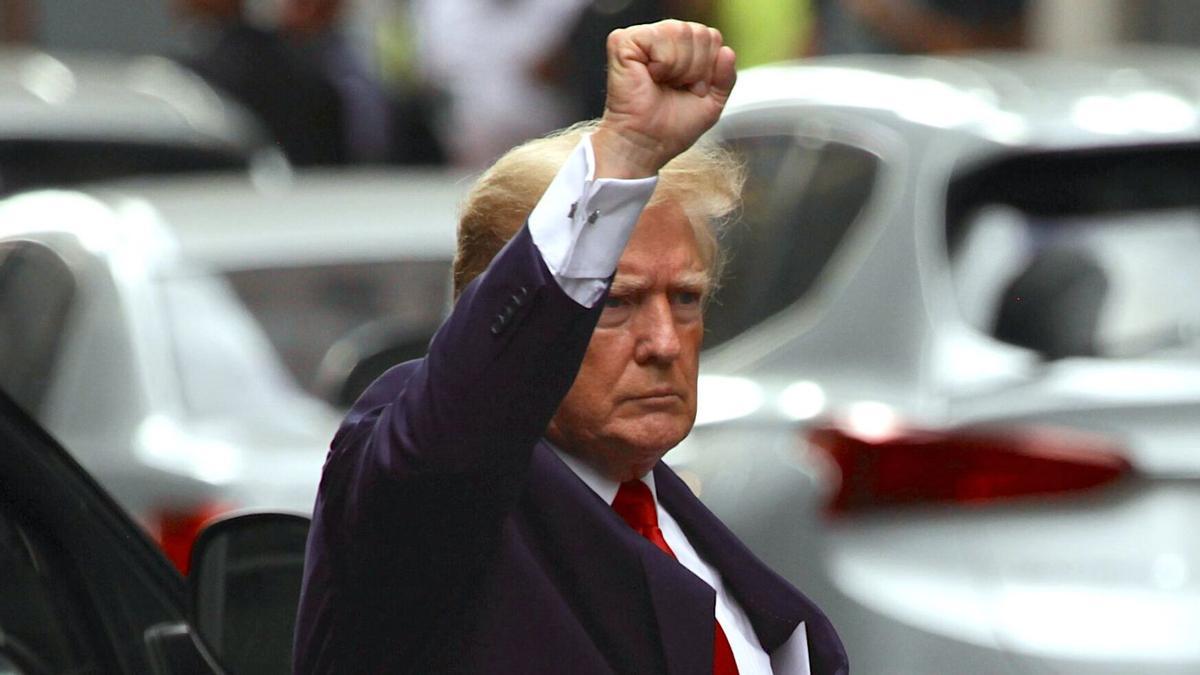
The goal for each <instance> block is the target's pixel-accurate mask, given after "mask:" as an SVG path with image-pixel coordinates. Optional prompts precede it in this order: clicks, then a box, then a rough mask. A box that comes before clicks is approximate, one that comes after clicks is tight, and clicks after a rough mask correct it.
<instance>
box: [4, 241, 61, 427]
mask: <svg viewBox="0 0 1200 675" xmlns="http://www.w3.org/2000/svg"><path fill="white" fill-rule="evenodd" d="M74 294H75V280H74V277H73V276H72V274H71V270H70V269H69V268H68V267H67V265H66V263H65V262H63V260H62V259H61V258H59V257H58V255H57V254H56V253H54V252H53V251H51V250H50V249H48V248H46V247H45V246H42V245H40V244H36V243H33V242H28V241H16V242H4V243H0V388H3V389H4V391H6V392H8V394H9V395H10V396H12V397H13V398H14V399H15V400H16V401H17V403H18V404H19V405H21V406H22V407H23V408H25V409H26V410H28V411H29V412H30V413H33V414H37V413H38V412H40V407H41V404H42V399H43V397H44V396H45V394H46V390H47V388H48V386H49V381H50V374H51V373H52V372H53V369H54V364H55V362H56V360H57V357H58V354H59V349H60V347H61V340H62V336H63V335H64V334H65V332H66V331H65V330H64V327H65V325H66V322H67V317H68V314H69V313H70V309H71V300H72V298H73V297H74Z"/></svg>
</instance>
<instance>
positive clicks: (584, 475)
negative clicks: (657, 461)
mask: <svg viewBox="0 0 1200 675" xmlns="http://www.w3.org/2000/svg"><path fill="white" fill-rule="evenodd" d="M546 445H549V446H550V449H551V450H553V451H554V454H556V455H558V458H559V459H561V460H562V461H563V464H566V465H567V468H568V469H570V470H571V471H572V472H574V474H575V475H576V476H579V480H581V481H583V483H584V485H587V486H588V487H590V488H591V489H592V492H595V493H596V494H597V495H599V496H600V498H601V499H603V500H604V503H605V504H609V505H612V503H613V500H614V499H616V498H617V490H619V489H620V488H621V484H620V483H618V482H617V481H615V480H612V479H611V478H607V477H605V476H603V475H601V473H600V472H599V471H597V470H596V469H595V468H594V467H593V466H592V465H591V464H588V463H587V462H585V461H583V460H582V459H580V458H578V457H576V456H575V455H572V454H570V453H567V452H565V451H563V450H561V449H559V448H558V447H557V446H556V445H554V444H553V443H550V442H549V441H547V442H546ZM641 481H642V482H643V483H645V484H646V487H649V488H650V494H652V495H654V503H656V504H657V503H658V492H657V491H656V490H655V489H654V472H653V471H649V472H647V473H646V475H644V476H642V478H641Z"/></svg>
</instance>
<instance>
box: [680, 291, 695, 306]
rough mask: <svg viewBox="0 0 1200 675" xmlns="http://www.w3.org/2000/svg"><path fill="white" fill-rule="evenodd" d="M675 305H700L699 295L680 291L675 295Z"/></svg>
mask: <svg viewBox="0 0 1200 675" xmlns="http://www.w3.org/2000/svg"><path fill="white" fill-rule="evenodd" d="M675 304H677V305H698V304H700V294H699V293H696V292H694V291H681V292H679V293H676V294H675Z"/></svg>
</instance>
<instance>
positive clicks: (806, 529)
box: [668, 52, 1200, 674]
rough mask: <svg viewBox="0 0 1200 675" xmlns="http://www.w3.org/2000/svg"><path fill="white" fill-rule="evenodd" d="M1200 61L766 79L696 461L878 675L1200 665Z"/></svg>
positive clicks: (851, 68)
mask: <svg viewBox="0 0 1200 675" xmlns="http://www.w3.org/2000/svg"><path fill="white" fill-rule="evenodd" d="M1198 74H1200V57H1198V56H1196V55H1195V54H1193V53H1190V52H1170V53H1166V54H1161V53H1151V52H1142V53H1129V54H1124V55H1115V56H1107V57H1095V58H1093V59H1092V60H1078V61H1062V60H1054V59H1051V58H1048V57H1036V56H1015V55H1014V56H1004V55H991V56H979V57H974V58H972V57H960V58H946V59H941V58H938V59H935V58H919V57H913V58H907V59H905V58H871V57H858V58H844V59H835V60H812V61H807V62H804V63H796V64H782V65H777V66H771V67H764V68H760V69H754V70H750V71H748V72H744V73H742V74H741V77H740V80H739V83H738V87H737V90H736V91H735V93H734V97H733V100H732V101H731V102H730V105H729V108H728V109H727V111H726V114H725V116H724V117H723V119H722V122H721V123H720V125H719V127H718V129H717V131H716V134H717V136H718V137H720V138H721V139H722V140H723V141H725V142H727V143H728V144H729V145H730V146H731V147H733V148H734V149H736V150H737V151H738V152H740V153H741V154H742V155H743V156H744V158H745V160H746V162H747V167H748V170H749V184H748V186H747V201H746V206H745V210H744V214H743V215H744V221H745V222H744V223H743V224H742V225H740V226H738V227H735V228H734V229H733V230H732V231H731V232H730V233H729V235H728V237H727V243H728V244H729V245H730V248H731V249H732V252H733V259H732V262H731V265H730V268H729V278H728V279H727V280H726V284H725V287H724V289H723V290H722V291H721V292H720V293H719V294H718V295H717V296H716V298H715V299H714V304H713V305H712V306H711V307H710V312H709V314H708V315H707V317H706V325H707V326H708V328H709V330H710V333H709V336H708V343H707V346H708V347H709V351H708V352H707V353H706V355H705V357H704V359H703V360H702V365H703V372H702V375H701V378H702V381H701V392H700V411H699V418H700V419H699V420H698V424H697V428H696V430H695V431H694V432H693V434H692V435H691V437H690V438H689V439H688V440H687V441H685V443H684V444H683V445H682V446H681V447H679V448H677V449H676V450H675V451H674V452H672V454H670V455H668V461H670V462H671V463H672V464H673V465H675V466H676V467H677V468H678V469H679V470H680V471H681V472H682V473H683V474H684V475H685V476H687V477H688V478H689V480H691V481H692V483H693V484H694V485H695V486H696V488H697V489H698V490H699V492H700V494H701V497H702V498H703V499H704V500H705V502H706V503H708V504H709V505H710V506H711V507H712V508H713V509H714V510H715V511H716V512H717V513H718V514H719V515H720V516H721V517H722V519H723V520H724V521H725V522H726V523H728V524H729V525H730V526H731V527H732V528H733V529H734V530H735V531H736V532H737V533H738V534H739V535H740V536H741V537H742V538H743V539H744V540H745V541H746V542H747V543H749V544H750V545H751V546H752V548H754V549H755V550H757V551H758V552H759V553H760V554H761V555H762V556H763V557H764V558H765V559H766V560H767V561H768V562H769V563H770V564H771V565H772V566H773V567H774V568H775V569H777V570H779V571H780V572H781V573H783V574H784V575H785V576H787V577H788V578H789V579H790V580H791V581H792V582H794V583H795V584H796V585H797V586H799V587H800V588H801V589H802V590H804V591H806V592H807V593H809V594H811V595H812V596H813V597H814V599H816V600H817V601H818V602H819V604H820V605H821V606H822V607H823V608H825V609H826V610H827V611H828V613H829V615H830V617H831V619H832V620H833V622H834V624H835V625H836V626H837V627H838V629H839V631H840V632H841V634H842V636H843V638H844V639H845V640H846V645H847V648H848V652H849V655H850V662H851V664H852V667H853V669H854V672H856V673H860V674H871V673H922V674H924V673H1071V674H1092V673H1143V674H1144V673H1155V674H1158V673H1185V672H1187V673H1194V672H1200V640H1197V639H1196V635H1197V631H1198V630H1200V536H1197V528H1196V525H1195V522H1196V520H1197V519H1200V489H1197V486H1198V485H1200V483H1197V479H1198V478H1200V452H1198V451H1200V414H1198V413H1200V341H1198V338H1200V292H1198V291H1200V75H1198Z"/></svg>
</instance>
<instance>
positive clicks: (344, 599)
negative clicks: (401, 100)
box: [295, 21, 847, 675]
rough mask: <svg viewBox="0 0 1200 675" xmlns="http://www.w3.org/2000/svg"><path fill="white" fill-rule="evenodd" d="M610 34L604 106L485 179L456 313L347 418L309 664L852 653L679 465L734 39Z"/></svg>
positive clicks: (482, 668)
mask: <svg viewBox="0 0 1200 675" xmlns="http://www.w3.org/2000/svg"><path fill="white" fill-rule="evenodd" d="M608 53H609V72H610V75H609V83H608V103H607V107H606V110H605V113H604V117H603V118H602V119H601V120H600V121H599V122H598V123H596V124H593V125H591V126H588V127H584V128H573V129H571V130H568V131H566V132H564V133H561V134H558V135H556V136H553V137H551V138H547V139H541V140H539V141H534V142H532V143H530V144H528V145H526V146H522V147H521V148H517V149H515V150H513V151H512V152H510V153H509V154H508V155H506V156H505V157H504V158H502V159H501V160H500V161H499V162H497V164H496V166H494V167H493V168H492V169H490V170H489V171H488V172H487V173H485V175H484V176H483V177H481V179H480V181H479V183H478V184H477V185H476V187H475V189H474V190H473V192H472V194H471V196H470V197H469V199H468V203H467V205H466V207H465V210H464V214H463V217H462V222H461V223H460V228H459V240H460V251H459V258H458V260H456V263H455V281H456V289H457V290H458V291H459V297H458V300H457V302H456V305H455V308H454V311H453V313H452V315H451V317H450V318H449V319H448V320H447V321H446V323H445V324H444V325H443V326H442V328H441V330H440V331H439V332H438V334H437V336H436V337H435V338H434V340H433V342H432V343H431V345H430V348H429V353H428V355H427V356H426V357H425V358H424V359H421V360H418V361H413V362H409V363H406V364H402V365H400V366H397V367H396V368H394V369H392V370H390V371H388V372H387V373H386V374H384V375H383V376H382V377H381V378H380V379H379V380H378V381H377V382H376V383H375V384H373V385H372V386H371V388H370V389H368V390H367V392H366V393H365V394H364V395H363V396H362V398H361V399H360V400H359V401H358V402H357V403H356V404H355V405H354V407H353V409H352V410H351V411H350V413H349V415H348V416H347V418H346V421H345V422H344V423H343V425H342V427H341V429H340V430H339V431H338V433H337V436H336V437H335V438H334V441H333V446H332V449H331V451H330V454H329V457H328V459H327V461H326V466H325V472H324V475H323V477H322V480H321V488H320V494H319V496H318V498H317V503H316V507H315V509H314V520H313V526H312V530H311V534H310V537H309V547H308V557H307V560H306V569H305V580H304V589H303V593H302V597H301V602H300V615H299V617H298V620H297V627H296V636H297V643H296V652H295V669H296V672H298V673H332V672H338V673H351V672H352V673H376V672H388V673H391V672H398V673H399V672H403V673H582V674H587V673H672V674H677V675H679V674H690V673H706V674H707V673H721V674H727V673H741V675H748V674H749V673H767V672H775V673H810V672H811V673H819V674H826V673H829V674H836V673H846V672H847V666H846V656H845V653H844V651H843V649H842V646H841V642H840V641H839V639H838V637H837V634H836V633H835V631H834V629H833V627H832V626H831V625H830V624H829V622H828V621H827V620H826V619H825V617H824V616H823V615H822V614H821V612H820V611H819V610H818V609H817V608H816V607H815V606H814V605H812V603H810V602H809V601H808V600H807V599H806V598H804V597H803V596H802V595H801V594H800V593H799V592H797V591H796V590H795V589H794V588H792V587H791V586H790V585H788V584H787V583H786V582H785V581H784V580H782V579H781V578H779V577H778V576H776V575H775V574H774V573H772V572H771V571H770V570H769V569H767V568H766V567H765V566H764V565H763V564H762V563H761V562H759V561H758V560H757V559H756V558H755V557H754V556H753V555H752V554H751V553H750V552H749V551H748V550H747V549H746V548H745V547H744V546H743V545H742V544H741V543H740V542H739V541H738V540H737V539H736V538H735V537H734V536H733V535H732V534H731V533H730V532H729V531H728V530H727V529H726V528H725V527H724V526H723V525H722V524H721V523H720V522H719V521H718V520H717V519H716V518H715V517H714V516H713V515H712V514H711V513H709V512H708V511H707V510H706V509H705V508H704V506H703V505H701V504H700V502H699V501H698V500H697V499H696V498H695V497H694V496H693V495H692V494H691V493H690V492H689V491H688V489H687V487H686V486H684V484H683V483H682V482H681V481H680V480H679V479H678V478H677V477H676V476H675V475H674V474H673V473H672V472H671V470H670V469H669V468H667V467H666V466H665V465H664V464H663V463H662V462H661V461H660V458H661V457H662V456H663V455H664V454H665V453H666V452H667V450H669V449H670V448H671V447H673V446H675V445H676V444H677V443H679V441H680V440H682V439H683V437H684V436H686V435H687V433H688V432H689V431H690V430H691V426H692V422H693V419H694V417H695V410H696V377H697V370H698V354H699V350H700V344H701V340H702V337H703V330H704V329H703V301H704V298H705V296H706V294H707V293H709V292H710V290H711V288H712V286H713V284H714V283H715V279H716V273H717V267H718V262H719V256H718V254H717V249H716V240H715V238H714V236H713V234H712V231H711V229H710V227H709V225H710V223H709V219H710V217H712V216H714V215H720V214H721V213H724V212H727V211H728V210H730V209H731V208H732V206H733V204H734V203H735V200H734V199H733V197H734V196H735V193H736V191H737V189H738V187H739V186H740V178H739V177H738V175H737V174H738V172H737V169H736V163H731V162H730V160H729V159H728V158H727V157H723V156H722V155H721V153H720V151H718V150H716V149H715V148H712V147H700V148H694V147H693V144H694V143H696V141H697V139H698V138H699V137H700V135H701V134H702V133H703V132H704V131H705V130H707V129H708V128H709V127H711V125H712V124H713V123H714V122H715V121H716V119H717V118H718V116H719V115H720V113H721V110H722V109H723V107H724V104H725V101H726V100H727V98H728V96H729V92H730V90H731V89H732V87H733V83H734V79H735V74H734V67H733V66H734V64H733V62H734V55H733V52H732V51H731V50H730V49H729V48H728V47H724V46H722V44H721V38H720V35H719V33H717V32H716V31H715V30H712V29H709V28H705V27H703V26H700V25H698V24H687V23H682V22H677V21H668V22H661V23H657V24H652V25H649V26H635V27H632V28H628V29H623V30H619V31H615V32H614V33H613V34H612V35H611V36H610V37H609V41H608ZM547 167H551V168H550V169H547ZM714 167H716V168H715V169H714ZM555 170H557V174H555V173H554V171H555ZM705 176H707V178H705ZM722 176H723V177H724V178H722ZM530 195H533V196H532V197H531V196H530ZM539 196H540V198H539ZM534 202H536V204H535V203H534ZM522 223H524V225H522ZM505 242H506V243H505ZM493 255H494V257H493ZM481 272H482V273H481ZM731 451H736V449H731Z"/></svg>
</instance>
